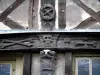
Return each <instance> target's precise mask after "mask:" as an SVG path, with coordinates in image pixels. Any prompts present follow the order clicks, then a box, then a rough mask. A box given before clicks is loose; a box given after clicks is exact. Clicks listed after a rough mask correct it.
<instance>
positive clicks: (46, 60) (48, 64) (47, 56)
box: [40, 50, 56, 75]
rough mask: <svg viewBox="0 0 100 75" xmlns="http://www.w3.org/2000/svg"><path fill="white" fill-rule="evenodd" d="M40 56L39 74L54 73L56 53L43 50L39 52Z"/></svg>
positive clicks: (50, 74)
mask: <svg viewBox="0 0 100 75" xmlns="http://www.w3.org/2000/svg"><path fill="white" fill-rule="evenodd" d="M40 56H41V59H40V63H41V65H40V72H41V73H40V75H54V74H53V73H54V70H55V69H54V68H55V56H56V53H55V52H54V51H51V50H43V51H41V52H40Z"/></svg>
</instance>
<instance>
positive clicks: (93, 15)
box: [73, 0, 100, 23]
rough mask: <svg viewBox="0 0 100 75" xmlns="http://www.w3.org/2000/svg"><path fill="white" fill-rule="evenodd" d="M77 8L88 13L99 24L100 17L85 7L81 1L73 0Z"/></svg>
mask: <svg viewBox="0 0 100 75" xmlns="http://www.w3.org/2000/svg"><path fill="white" fill-rule="evenodd" d="M73 2H74V3H76V4H77V5H78V6H79V7H81V8H82V9H84V10H85V11H86V12H87V13H89V14H90V15H91V16H92V17H93V18H95V19H96V20H97V21H98V22H99V23H100V15H99V14H97V13H96V12H95V11H93V10H92V9H91V8H89V7H88V6H87V5H85V4H84V3H83V2H82V1H81V0H73Z"/></svg>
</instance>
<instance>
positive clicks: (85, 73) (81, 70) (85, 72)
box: [78, 59, 89, 75]
mask: <svg viewBox="0 0 100 75" xmlns="http://www.w3.org/2000/svg"><path fill="white" fill-rule="evenodd" d="M78 75H89V60H86V59H79V60H78Z"/></svg>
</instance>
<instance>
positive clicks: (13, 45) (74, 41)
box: [0, 32, 100, 51]
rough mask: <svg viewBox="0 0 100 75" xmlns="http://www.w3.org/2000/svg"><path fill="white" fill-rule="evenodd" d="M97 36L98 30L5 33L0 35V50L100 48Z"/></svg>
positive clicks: (98, 34) (99, 34)
mask: <svg viewBox="0 0 100 75" xmlns="http://www.w3.org/2000/svg"><path fill="white" fill-rule="evenodd" d="M73 35H74V36H73ZM99 36H100V33H99V32H98V33H93V32H92V33H86V32H84V33H80V32H79V33H74V32H73V33H72V32H71V33H43V34H39V33H37V34H36V33H24V34H20V33H19V34H5V35H0V51H8V50H12V51H16V50H17V51H21V50H22V51H27V50H28V51H40V50H41V49H51V50H56V51H68V50H73V51H76V50H79V51H80V50H87V49H89V50H91V49H100V37H99ZM6 37H7V38H6ZM74 49H75V50H74ZM94 51H95V50H94Z"/></svg>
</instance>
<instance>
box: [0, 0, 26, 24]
mask: <svg viewBox="0 0 100 75" xmlns="http://www.w3.org/2000/svg"><path fill="white" fill-rule="evenodd" d="M24 1H25V0H16V1H15V2H14V3H13V4H12V5H10V6H9V7H8V8H7V9H6V10H5V11H4V12H2V13H1V15H0V22H2V21H3V20H5V19H6V17H7V16H8V15H9V14H10V13H11V12H13V11H14V10H15V9H16V8H17V7H18V6H19V5H20V4H22V3H23V2H24Z"/></svg>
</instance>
